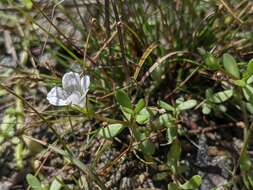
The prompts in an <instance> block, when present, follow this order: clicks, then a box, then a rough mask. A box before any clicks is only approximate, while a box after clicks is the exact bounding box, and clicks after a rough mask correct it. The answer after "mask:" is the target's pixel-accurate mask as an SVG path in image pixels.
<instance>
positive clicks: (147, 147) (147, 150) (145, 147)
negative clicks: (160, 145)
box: [136, 132, 155, 155]
mask: <svg viewBox="0 0 253 190" xmlns="http://www.w3.org/2000/svg"><path fill="white" fill-rule="evenodd" d="M136 138H137V140H138V141H140V142H141V143H140V145H139V148H140V150H141V151H142V152H143V153H144V154H146V155H152V154H154V153H155V146H154V144H153V143H152V142H151V141H150V140H149V138H148V137H147V136H146V134H145V133H140V132H138V134H137V136H136Z"/></svg>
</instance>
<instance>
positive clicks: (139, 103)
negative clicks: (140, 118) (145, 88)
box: [134, 98, 146, 113]
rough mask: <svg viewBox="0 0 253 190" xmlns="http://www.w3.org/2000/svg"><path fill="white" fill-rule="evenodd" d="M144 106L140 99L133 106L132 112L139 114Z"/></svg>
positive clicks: (142, 100)
mask: <svg viewBox="0 0 253 190" xmlns="http://www.w3.org/2000/svg"><path fill="white" fill-rule="evenodd" d="M145 106H146V103H145V101H144V99H143V98H142V99H140V100H139V101H138V102H137V104H136V105H135V109H134V112H135V113H139V112H140V111H141V110H142V109H143V108H144V107H145Z"/></svg>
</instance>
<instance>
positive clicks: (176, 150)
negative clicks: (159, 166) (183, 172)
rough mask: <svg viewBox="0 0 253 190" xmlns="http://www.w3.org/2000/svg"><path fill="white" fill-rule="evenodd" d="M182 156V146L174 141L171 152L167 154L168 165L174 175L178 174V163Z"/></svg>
mask: <svg viewBox="0 0 253 190" xmlns="http://www.w3.org/2000/svg"><path fill="white" fill-rule="evenodd" d="M180 156H181V146H180V143H179V142H178V141H173V143H172V145H171V147H170V151H169V152H168V154H167V165H168V166H169V167H170V168H171V170H172V172H173V173H176V172H177V168H178V162H179V159H180Z"/></svg>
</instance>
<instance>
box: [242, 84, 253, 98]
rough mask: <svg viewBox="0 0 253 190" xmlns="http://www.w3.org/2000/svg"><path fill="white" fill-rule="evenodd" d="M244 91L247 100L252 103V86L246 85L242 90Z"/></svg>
mask: <svg viewBox="0 0 253 190" xmlns="http://www.w3.org/2000/svg"><path fill="white" fill-rule="evenodd" d="M242 91H243V94H244V97H245V98H246V100H247V101H250V102H252V101H253V87H251V86H250V85H246V86H245V87H244V88H243V89H242Z"/></svg>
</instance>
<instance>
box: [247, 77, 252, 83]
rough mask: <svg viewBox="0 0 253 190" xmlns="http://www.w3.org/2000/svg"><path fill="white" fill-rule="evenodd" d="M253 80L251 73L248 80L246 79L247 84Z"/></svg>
mask: <svg viewBox="0 0 253 190" xmlns="http://www.w3.org/2000/svg"><path fill="white" fill-rule="evenodd" d="M252 82H253V75H251V76H250V77H249V78H248V80H247V84H251V83H252Z"/></svg>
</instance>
